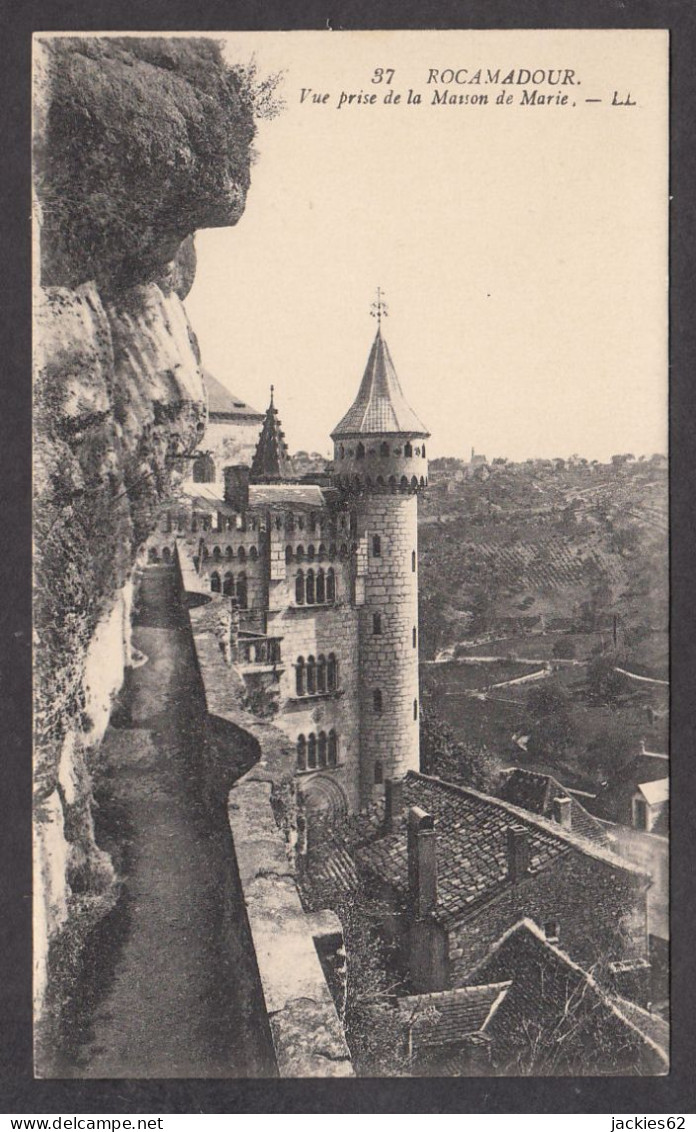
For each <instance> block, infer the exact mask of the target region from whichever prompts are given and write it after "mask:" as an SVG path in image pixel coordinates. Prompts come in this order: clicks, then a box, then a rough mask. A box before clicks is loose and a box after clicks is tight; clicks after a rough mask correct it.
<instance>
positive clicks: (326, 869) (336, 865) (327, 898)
mask: <svg viewBox="0 0 696 1132" xmlns="http://www.w3.org/2000/svg"><path fill="white" fill-rule="evenodd" d="M298 881H299V887H300V895H301V896H302V903H303V905H304V907H305V908H306V909H307V910H308V911H312V912H314V911H320V910H322V909H324V908H329V907H332V906H333V905H334V903H335V902H336V900H341V899H342V898H344V897H346V896H350V895H351V894H352V893H354V892H356V891H357V889H358V875H357V873H356V871H355V864H354V863H353V858H352V857H351V855H350V853H349V852H348V850H347V849H346V848H345V846H344V845H341V844H339V843H338V842H335V841H324V842H322V844H321V846H320V847H319V848H318V849H317V851H315V852H311V851H310V853H309V856H308V858H307V862H306V866H305V867H304V868H303V869H302V870H301V872H300V874H299V876H298Z"/></svg>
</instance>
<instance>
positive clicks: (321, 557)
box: [317, 542, 326, 562]
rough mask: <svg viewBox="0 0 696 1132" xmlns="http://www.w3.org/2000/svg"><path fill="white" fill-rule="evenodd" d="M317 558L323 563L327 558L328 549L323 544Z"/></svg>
mask: <svg viewBox="0 0 696 1132" xmlns="http://www.w3.org/2000/svg"><path fill="white" fill-rule="evenodd" d="M317 557H318V559H319V561H320V562H323V561H324V559H325V558H326V547H325V546H324V544H323V542H322V543H320V544H319V550H318V551H317Z"/></svg>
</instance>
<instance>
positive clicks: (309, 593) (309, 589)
mask: <svg viewBox="0 0 696 1132" xmlns="http://www.w3.org/2000/svg"><path fill="white" fill-rule="evenodd" d="M305 592H306V600H307V605H314V602H315V597H316V594H315V590H314V571H313V570H308V571H307V579H306V587H305Z"/></svg>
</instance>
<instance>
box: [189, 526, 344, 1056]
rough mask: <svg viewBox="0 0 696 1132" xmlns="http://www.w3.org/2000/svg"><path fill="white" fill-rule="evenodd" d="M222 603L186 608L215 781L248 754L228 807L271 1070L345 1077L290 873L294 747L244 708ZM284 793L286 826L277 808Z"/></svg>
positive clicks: (310, 928) (337, 1027) (330, 1006)
mask: <svg viewBox="0 0 696 1132" xmlns="http://www.w3.org/2000/svg"><path fill="white" fill-rule="evenodd" d="M186 554H187V547H186V545H185V544H184V543H183V541H180V542H178V543H177V555H176V558H177V563H180V571H179V577H180V581H181V585H182V589H183V590H184V592H186V582H187V580H189V581H190V580H191V577H192V567H191V564H190V562H187V561H186ZM198 597H199V594H198V593H196V598H195V599H194V600H198ZM221 610H222V601H221V599H220V598H218V596H217V595H211V600H210V602H208V603H207V604H205V605H192V606H191V608H190V609H189V618H190V623H191V631H192V637H193V645H194V649H195V655H196V661H197V664H198V669H199V672H200V677H201V685H202V691H203V695H204V699H205V706H206V709H207V718H208V723H209V731H210V734H211V736H214V740H213V742H214V748H215V754H214V758H215V762H216V764H217V766H216V771H217V774H216V777H217V778H218V781H219V780H220V779H219V775H220V774H222V776H223V782H224V770H225V767H224V762H225V758H226V757H227V758H228V760H229V780H230V781H231V780H232V778H233V777H234V766H235V765H236V764H238V761H239V760H240V758H241V759H242V761H246V762H247V763H248V762H249V761H251V760H253V766H252V767H251V769H250V770H248V771H247V772H246V773H245V774H242V776H241V777H239V778H237V780H236V781H235V782H234V785H233V786H232V788H231V789H230V790H229V793H228V796H227V814H228V821H229V828H230V830H231V833H232V840H233V844H234V854H235V865H236V869H237V872H238V876H239V882H240V886H241V891H242V895H243V899H244V905H245V910H246V917H247V922H248V930H249V934H250V937H251V940H252V942H253V947H254V951H255V956H256V963H257V967H258V974H259V981H260V986H261V991H262V995H263V1004H264V1009H265V1011H266V1014H267V1017H268V1023H269V1029H270V1034H271V1038H272V1043H273V1050H274V1056H275V1062H276V1065H277V1071H278V1074H279V1076H281V1077H350V1076H352V1075H353V1068H352V1065H351V1058H350V1051H349V1049H348V1046H347V1043H346V1039H345V1034H344V1031H343V1026H342V1024H341V1021H340V1019H339V1016H338V1013H337V1011H336V1007H335V1005H334V1001H333V999H332V997H331V993H330V991H329V988H328V986H327V983H326V978H325V975H324V972H323V970H322V965H321V962H320V959H319V955H318V953H317V948H316V943H315V939H316V936H317V928H316V924H315V923H314V920H313V919H312V918H311V917H308V916H307V915H306V914H305V913H304V911H303V908H302V904H301V901H300V897H299V893H298V889H297V885H296V883H295V870H294V863H293V856H294V854H293V849H294V841H295V837H296V834H295V828H294V818H293V814H292V812H291V802H292V798H293V796H294V783H293V774H294V769H295V748H294V745H291V744H290V743H289V742H288V739H287V738H286V736H285V735H284V734H283V733H282V731H280V729H279V728H277V727H275V726H274V725H273V724H271V723H267V722H265V721H264V720H261V719H258V718H256V717H255V716H252V715H250V714H249V713H248V712H246V711H244V709H243V708H242V706H241V703H240V682H239V681H238V680H236V679H235V674H234V670H233V669H231V668H230V667H229V666H228V665H227V663H226V661H225V658H224V656H223V653H222V650H221V648H220V644H219V638H218V637H217V636H216V634H215V630H214V625H215V619H216V616H219V614H220V612H221ZM281 799H285V801H286V807H285V811H284V814H283V818H282V825H283V827H284V828H281V827H279V825H278V823H277V821H276V817H275V813H274V805H276V806H278V804H279V801H280V800H281ZM288 802H289V803H290V805H287V803H288Z"/></svg>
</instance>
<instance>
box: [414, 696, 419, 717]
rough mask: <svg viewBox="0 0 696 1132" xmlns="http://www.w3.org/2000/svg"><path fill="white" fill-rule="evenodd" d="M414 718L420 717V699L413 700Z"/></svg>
mask: <svg viewBox="0 0 696 1132" xmlns="http://www.w3.org/2000/svg"><path fill="white" fill-rule="evenodd" d="M413 718H414V719H418V700H414V701H413Z"/></svg>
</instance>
